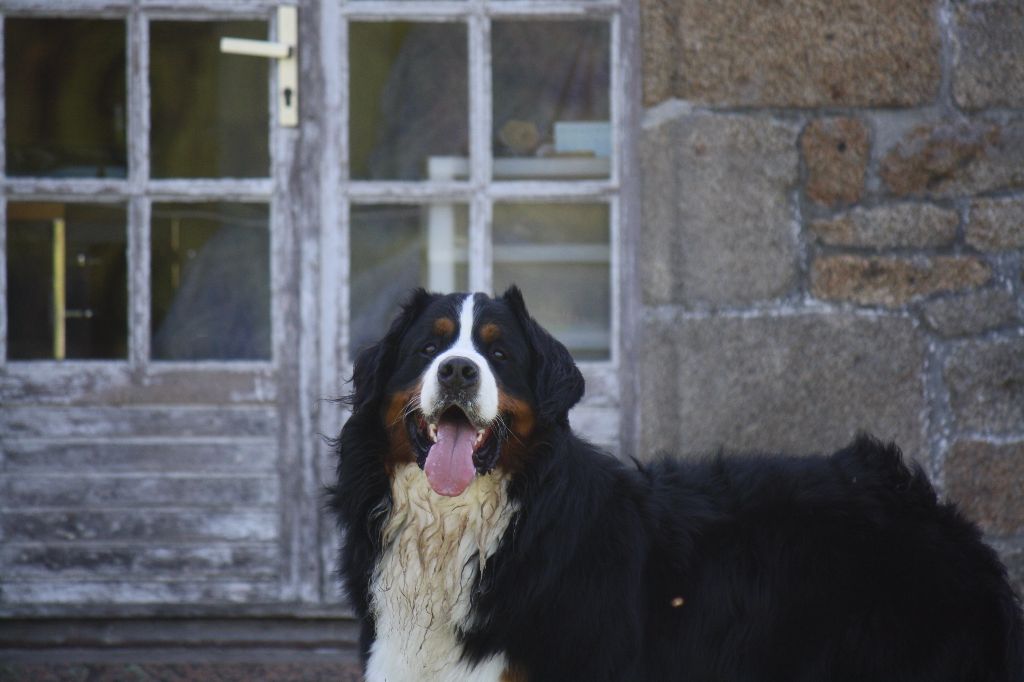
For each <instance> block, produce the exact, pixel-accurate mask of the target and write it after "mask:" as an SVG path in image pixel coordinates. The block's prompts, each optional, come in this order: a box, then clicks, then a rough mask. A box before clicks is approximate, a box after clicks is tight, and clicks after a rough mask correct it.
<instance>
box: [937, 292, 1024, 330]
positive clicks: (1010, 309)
mask: <svg viewBox="0 0 1024 682" xmlns="http://www.w3.org/2000/svg"><path fill="white" fill-rule="evenodd" d="M921 317H922V319H923V320H924V323H925V324H926V325H927V326H928V328H929V329H931V330H932V331H934V332H935V333H936V334H938V335H939V336H945V337H947V338H949V337H957V336H971V335H974V334H981V333H984V332H987V331H991V330H993V329H999V328H1001V327H1006V326H1009V325H1013V324H1020V321H1021V318H1020V308H1019V307H1018V305H1017V299H1016V297H1015V296H1014V295H1013V293H1011V292H1009V291H1007V290H1006V289H982V290H980V291H971V292H968V293H966V294H959V295H955V296H948V297H945V298H938V299H935V300H934V301H928V302H927V303H925V304H924V305H923V306H922V310H921Z"/></svg>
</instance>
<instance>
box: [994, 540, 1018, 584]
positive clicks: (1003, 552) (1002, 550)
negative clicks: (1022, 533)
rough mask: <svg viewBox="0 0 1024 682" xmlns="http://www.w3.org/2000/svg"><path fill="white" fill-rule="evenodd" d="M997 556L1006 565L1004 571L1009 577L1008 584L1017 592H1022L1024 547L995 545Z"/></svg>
mask: <svg viewBox="0 0 1024 682" xmlns="http://www.w3.org/2000/svg"><path fill="white" fill-rule="evenodd" d="M997 548H998V550H999V558H1000V559H1002V561H1003V565H1004V566H1006V573H1007V575H1008V576H1009V578H1010V585H1011V586H1012V587H1013V589H1014V590H1016V592H1017V594H1024V547H1021V546H1019V545H1017V546H1013V545H1010V546H1002V547H997Z"/></svg>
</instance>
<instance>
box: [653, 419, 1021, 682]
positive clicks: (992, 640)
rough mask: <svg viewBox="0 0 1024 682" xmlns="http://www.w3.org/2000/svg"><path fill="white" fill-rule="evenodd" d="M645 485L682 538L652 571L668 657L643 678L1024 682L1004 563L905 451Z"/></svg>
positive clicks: (721, 469) (688, 471)
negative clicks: (909, 462)
mask: <svg viewBox="0 0 1024 682" xmlns="http://www.w3.org/2000/svg"><path fill="white" fill-rule="evenodd" d="M648 479H649V481H650V483H651V486H652V490H653V495H652V498H653V499H654V500H655V503H656V504H657V505H658V507H659V508H658V515H659V517H660V521H659V525H660V526H661V527H662V528H668V529H670V530H669V531H668V533H667V534H666V535H665V536H664V537H662V538H660V539H661V540H662V543H661V545H660V546H659V548H658V549H657V550H656V551H655V556H654V560H653V561H652V562H651V564H650V567H649V569H648V575H649V584H650V586H651V587H650V589H651V591H652V592H653V593H654V594H653V595H652V603H653V604H655V605H656V607H655V608H653V609H652V611H651V628H652V633H656V634H654V639H656V640H658V641H659V642H660V643H661V645H660V646H659V649H660V650H659V651H658V652H652V653H653V656H652V657H651V659H650V660H651V661H652V663H651V665H650V666H649V668H648V669H647V671H646V674H645V678H647V679H676V678H678V679H698V680H705V679H707V680H712V679H713V680H718V679H728V680H744V679H758V680H832V681H835V682H840V681H845V680H849V681H850V682H853V681H855V680H921V681H922V682H923V681H925V680H928V681H930V682H941V681H944V680H949V681H950V682H952V681H954V680H955V681H959V682H968V681H974V682H987V681H991V682H996V681H999V682H1004V681H1009V680H1022V679H1024V663H1022V659H1024V653H1022V637H1024V631H1022V627H1021V619H1020V611H1019V606H1018V603H1017V599H1016V597H1015V595H1014V594H1013V591H1012V590H1011V588H1010V587H1009V585H1008V583H1007V580H1006V574H1005V570H1004V568H1003V566H1002V564H1001V563H1000V562H999V560H998V558H997V556H996V555H995V553H994V552H993V551H992V550H991V549H990V548H989V547H988V546H986V545H985V544H984V543H983V542H982V541H981V537H980V533H979V531H978V529H977V527H976V526H974V525H973V524H972V523H970V522H969V521H967V520H966V519H964V518H963V517H962V516H961V515H960V514H959V512H958V511H957V510H956V508H955V507H954V506H953V505H951V504H942V503H939V502H938V500H937V499H936V495H935V492H934V491H933V489H932V487H931V485H930V484H929V483H928V480H927V478H926V476H925V475H924V473H923V472H922V471H921V470H920V469H919V468H913V469H912V468H909V467H907V466H905V465H904V463H903V462H902V460H901V457H900V454H899V452H898V450H896V449H895V448H894V447H892V446H883V445H882V444H880V443H878V442H877V441H874V440H872V439H869V438H860V439H858V440H857V441H856V442H855V443H854V444H853V445H851V446H850V447H848V448H846V449H844V450H842V451H840V452H838V453H836V454H834V455H832V456H831V457H828V458H785V457H771V458H768V457H765V458H729V459H726V458H717V459H715V460H712V461H708V462H704V463H700V464H689V465H687V464H676V463H665V464H661V465H657V466H655V467H652V468H651V469H650V470H648ZM680 498H686V501H681V499H680ZM694 500H698V502H694ZM681 506H683V507H685V506H688V507H690V508H691V509H694V508H697V509H698V510H699V511H700V513H701V515H700V516H699V517H698V518H697V519H696V520H694V519H693V517H690V518H687V516H686V515H685V514H682V515H681V514H679V513H678V511H677V510H678V509H679V508H680V507H681ZM680 547H685V550H684V551H679V548H680ZM674 552H676V555H675V556H673V553H674ZM666 559H668V560H666ZM664 566H673V569H670V570H674V573H669V572H666V571H665V570H664V569H663V568H662V567H664ZM680 569H681V570H680ZM681 576H684V577H681ZM679 599H682V600H683V603H682V605H679ZM673 600H675V601H673ZM659 602H660V608H657V606H658V604H659Z"/></svg>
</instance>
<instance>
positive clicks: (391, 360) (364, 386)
mask: <svg viewBox="0 0 1024 682" xmlns="http://www.w3.org/2000/svg"><path fill="white" fill-rule="evenodd" d="M430 298H431V295H430V294H429V293H427V292H426V290H424V289H416V290H414V291H413V292H412V293H411V294H410V295H409V298H408V299H406V301H405V302H404V303H403V304H402V312H401V313H400V314H399V315H398V317H396V318H395V319H394V320H393V321H392V322H391V327H390V328H389V329H388V332H387V334H385V335H384V338H382V339H381V340H380V341H378V342H377V343H375V344H374V345H372V346H369V347H368V348H364V349H362V350H361V351H359V353H358V355H356V361H355V365H354V366H353V368H352V384H353V389H352V393H351V394H350V395H349V396H348V397H347V398H346V402H348V403H349V404H351V405H352V411H353V412H357V411H359V410H361V409H363V408H364V407H366V406H367V405H372V404H375V403H378V402H379V401H380V399H381V398H382V397H383V394H384V387H385V386H386V385H387V382H388V379H390V378H391V374H392V373H393V372H394V371H395V363H396V362H397V360H398V348H399V345H400V344H401V342H402V338H403V337H404V336H405V334H406V332H407V331H408V330H409V327H411V326H412V323H413V322H415V321H416V318H418V317H419V315H420V313H422V312H423V309H424V308H426V307H427V304H428V303H429V302H430Z"/></svg>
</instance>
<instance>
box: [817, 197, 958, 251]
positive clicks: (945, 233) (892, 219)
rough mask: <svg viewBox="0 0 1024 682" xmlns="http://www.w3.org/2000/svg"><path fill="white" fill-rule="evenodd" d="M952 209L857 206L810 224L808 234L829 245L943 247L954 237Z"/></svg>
mask: <svg viewBox="0 0 1024 682" xmlns="http://www.w3.org/2000/svg"><path fill="white" fill-rule="evenodd" d="M959 223H960V217H959V216H958V215H957V213H956V211H952V210H949V209H945V208H939V207H938V206H933V205H931V204H918V203H907V204H896V205H894V206H879V207H877V208H869V209H863V208H857V209H854V210H852V211H850V212H848V213H845V214H843V215H841V216H838V217H836V218H832V219H831V220H817V221H814V222H813V223H811V226H810V227H811V233H812V234H813V235H814V236H815V237H816V238H817V239H818V240H819V241H821V242H822V243H824V244H830V245H833V246H866V247H870V248H876V249H884V248H900V247H938V246H947V245H949V244H951V243H952V242H953V240H954V239H956V228H957V225H958V224H959Z"/></svg>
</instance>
